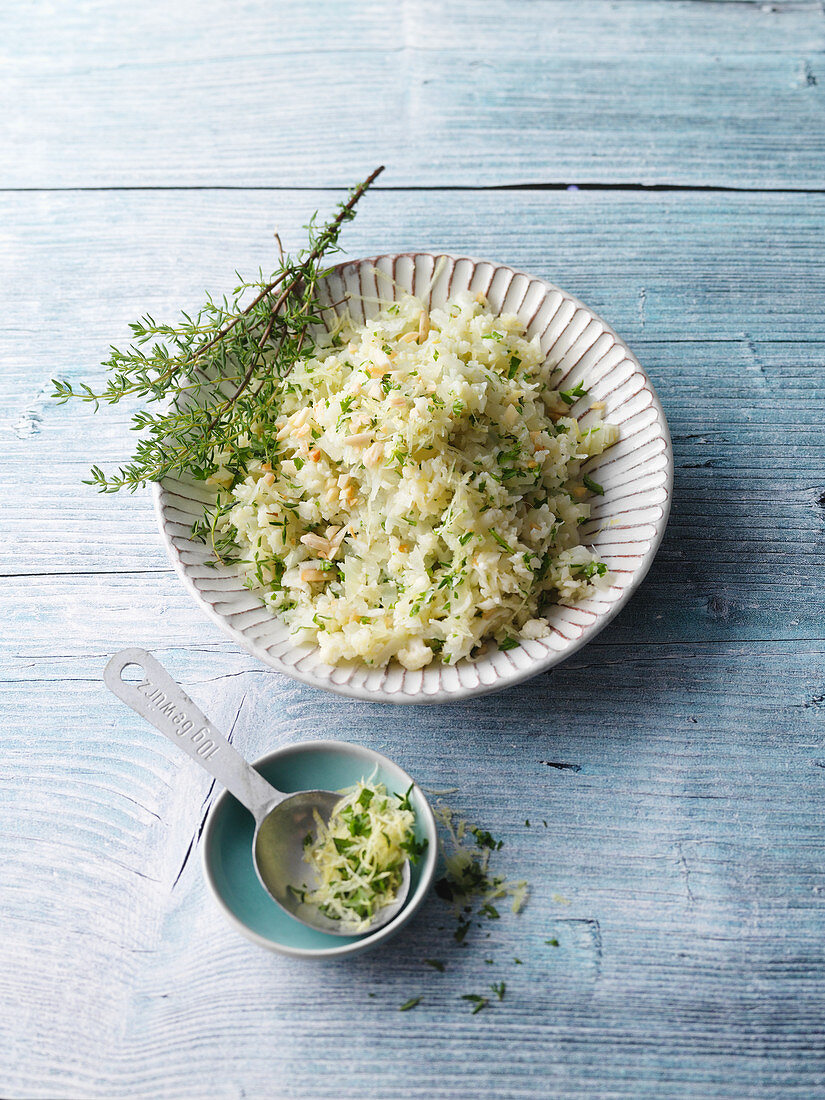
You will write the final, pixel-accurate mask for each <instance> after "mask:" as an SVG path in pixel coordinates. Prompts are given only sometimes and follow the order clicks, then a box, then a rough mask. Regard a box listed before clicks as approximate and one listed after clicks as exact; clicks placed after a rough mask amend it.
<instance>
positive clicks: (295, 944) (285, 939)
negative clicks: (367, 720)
mask: <svg viewBox="0 0 825 1100" xmlns="http://www.w3.org/2000/svg"><path fill="white" fill-rule="evenodd" d="M254 766H255V767H256V768H257V769H258V771H259V772H260V773H261V775H263V776H264V777H265V778H266V779H268V780H269V782H270V783H272V785H273V786H274V787H277V788H278V790H281V791H284V792H285V793H287V794H291V793H292V792H293V791H307V790H329V791H337V790H341V789H342V788H344V787H351V786H353V785H354V784H355V783H357V782H358V781H359V780H360V779H367V778H370V777H371V776H373V775H374V777H375V779H376V780H377V781H378V782H380V783H384V784H385V785H386V787H387V790H388V791H393V792H398V793H399V794H403V793H404V792H405V791H406V790H407V789H408V788H409V787H410V785H412V791H411V793H410V801H411V803H412V807H413V810H414V811H415V817H416V827H415V832H416V839H417V840H419V841H421V840H426V841H427V850H426V853H425V854H424V856H423V858H422V859H420V860H419V861H418V863H416V864H414V865H412V866H411V867H410V872H411V874H410V892H409V895H408V898H407V903H406V905H405V906H404V907H403V909H401V911H400V912H399V914H398V916H397V917H395V919H394V920H392V921H390V923H389V924H387V925H385V926H384V927H383V928H379V929H378V930H377V931H376V932H372V933H367V934H365V935H362V936H330V935H327V934H326V933H325V932H317V931H316V930H315V929H313V928H308V927H307V926H306V925H304V924H301V923H300V922H299V921H297V920H295V919H294V918H293V917H290V916H289V915H288V914H287V913H285V912H284V911H283V910H282V909H281V908H280V907H279V906H278V905H277V904H276V903H275V902H274V901H273V900H272V898H271V897H270V896H269V894H267V892H266V891H265V890H264V888H263V886H261V884H260V882H259V881H258V876H257V875H256V873H255V866H254V864H253V862H252V836H253V833H254V831H255V823H254V821H253V819H252V815H251V814H250V813H249V811H248V810H246V809H244V807H243V806H242V805H241V804H240V802H238V801H237V800H236V799H235V798H233V797H232V795H231V794H230V793H229V792H228V791H224V792H223V793H222V794H221V795H220V796H219V797H218V798H217V799H216V800H215V803H214V805H213V806H212V809H211V810H210V811H209V816H208V818H207V822H206V828H205V830H204V838H203V845H202V848H201V853H202V860H203V872H204V876H205V877H206V883H207V885H208V887H209V889H210V890H211V891H212V894H213V895H214V897H215V900H216V901H217V903H218V906H219V907H220V909H221V910H222V911H223V913H224V915H225V916H226V918H227V920H228V921H229V923H230V924H231V925H233V926H234V927H235V928H236V929H237V930H238V931H239V932H241V933H242V934H243V935H244V936H246V937H247V938H248V939H250V940H252V942H253V943H257V944H260V946H261V947H266V948H268V949H269V950H270V951H278V952H280V953H281V954H282V955H292V956H294V957H296V958H301V959H340V958H343V957H345V956H350V955H358V954H360V953H361V952H362V951H368V950H369V949H370V948H371V947H375V946H376V945H377V944H379V943H383V942H384V941H385V940H388V939H389V938H390V937H391V936H394V935H395V933H396V932H398V931H399V929H401V928H403V926H404V925H405V924H406V923H407V921H409V920H410V919H411V917H412V916H413V915H414V914H415V913H416V912H417V910H418V909H419V907H420V906H421V904H422V902H423V901H424V898H425V897H426V896H427V891H428V890H429V889H430V886H431V885H432V882H433V878H434V876H435V866H436V860H437V856H438V837H437V832H436V825H435V818H434V817H433V812H432V810H431V809H430V805H429V803H428V802H427V799H426V798H425V797H424V794H423V792H422V791H421V789H420V788H419V787H418V786H416V785H415V782H414V780H413V779H412V778H411V777H410V776H409V775H407V773H406V772H405V771H404V770H403V769H402V768H399V767H398V765H397V764H394V763H393V762H392V760H388V759H387V757H386V756H382V755H381V754H380V753H378V752H374V751H373V750H371V749H365V748H363V747H362V746H360V745H352V744H349V743H347V742H345V741H305V742H303V743H301V744H298V745H285V746H284V747H283V748H280V749H276V750H275V751H274V752H271V753H269V754H268V755H267V756H263V757H261V759H260V760H257V761H256V762H255V765H254Z"/></svg>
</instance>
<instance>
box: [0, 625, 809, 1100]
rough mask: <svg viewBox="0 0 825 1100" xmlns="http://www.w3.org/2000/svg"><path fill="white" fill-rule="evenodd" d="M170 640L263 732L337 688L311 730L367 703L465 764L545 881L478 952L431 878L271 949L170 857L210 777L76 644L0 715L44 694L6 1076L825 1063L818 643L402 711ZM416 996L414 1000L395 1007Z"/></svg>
mask: <svg viewBox="0 0 825 1100" xmlns="http://www.w3.org/2000/svg"><path fill="white" fill-rule="evenodd" d="M161 656H162V659H164V660H165V661H167V662H168V664H169V666H170V668H171V669H172V671H173V672H174V673H175V675H176V676H177V677H179V678H180V679H181V681H182V682H183V683H184V684H185V686H186V687H187V690H190V691H191V692H192V694H193V696H194V697H195V699H196V700H197V701H198V702H199V704H201V705H202V706H203V707H204V708H205V709H206V710H207V712H209V713H211V714H213V715H214V716H215V718H216V720H217V721H218V722H220V723H222V724H224V725H225V726H227V727H228V726H229V725H232V724H233V722H234V726H235V739H236V742H237V743H238V744H239V745H240V746H241V747H242V748H243V749H244V750H245V751H248V752H249V753H250V754H251V755H255V754H257V753H258V752H261V751H264V750H265V749H267V748H270V747H272V746H273V745H275V744H278V743H281V742H282V741H289V740H293V739H295V738H301V737H311V736H313V735H316V734H317V732H318V727H317V723H318V721H319V718H320V716H321V714H323V722H324V731H325V733H328V734H329V735H331V736H334V737H347V736H352V729H353V728H354V727H357V728H358V737H359V739H360V740H363V741H364V742H365V743H368V744H371V745H374V746H375V747H376V748H379V749H380V750H382V751H385V752H388V753H389V754H390V755H392V756H394V757H396V758H397V759H399V761H401V762H402V763H403V764H404V765H405V766H407V767H409V768H410V769H411V770H412V771H413V772H414V774H416V775H417V776H419V777H420V778H421V780H422V782H425V783H427V784H428V785H430V786H431V787H434V788H444V787H450V786H455V785H457V786H458V787H459V788H460V791H459V793H458V794H456V795H453V796H451V801H452V802H454V803H455V804H457V805H458V806H460V807H461V808H462V810H463V812H465V813H466V814H467V815H468V816H469V817H470V818H471V819H473V820H476V821H479V822H481V823H482V824H483V825H485V826H486V827H489V828H491V829H492V830H493V832H494V833H495V835H497V836H500V837H501V838H502V839H504V841H505V848H504V849H503V852H502V853H501V856H500V861H501V862H500V865H501V866H502V869H505V870H506V871H507V872H508V873H513V874H524V875H526V877H528V878H529V879H530V881H531V883H532V888H533V897H532V900H531V902H530V904H529V906H528V908H527V910H526V911H525V912H524V914H522V915H521V916H520V917H519V918H512V917H509V916H506V915H505V916H504V917H503V918H502V919H501V920H500V921H496V922H490V923H489V924H488V925H485V926H484V927H483V928H480V929H474V930H473V932H472V933H471V936H470V939H469V946H468V947H467V948H465V949H462V948H459V947H458V946H457V945H456V944H455V943H454V942H453V941H452V939H451V934H452V927H453V926H452V924H451V922H450V921H445V919H444V909H443V906H442V903H441V902H439V901H438V899H436V898H432V899H431V900H430V902H429V903H428V906H427V908H426V910H425V911H424V913H423V915H422V917H421V918H420V919H418V920H417V921H416V922H415V924H414V925H413V926H412V928H411V929H410V931H409V932H408V933H407V934H405V935H404V936H403V937H401V938H400V939H399V940H398V941H396V942H395V943H394V944H391V945H389V946H388V947H387V948H386V949H385V950H384V951H382V952H380V953H378V954H376V955H375V956H368V957H366V958H363V959H359V960H354V961H353V962H352V963H349V964H346V965H344V966H340V967H325V968H322V969H317V968H313V967H311V966H301V965H297V964H295V963H291V962H289V961H287V960H281V959H277V958H269V957H267V956H265V955H264V954H263V953H261V952H259V951H258V950H256V949H255V948H253V947H252V946H251V945H246V944H245V943H243V942H242V941H241V940H239V939H238V938H237V937H236V936H235V934H234V933H233V932H232V931H231V930H230V929H229V928H228V927H225V926H224V925H223V923H222V920H221V918H220V916H219V915H218V913H217V912H216V911H214V910H213V908H212V907H211V905H210V903H209V902H208V899H207V898H206V896H205V888H204V886H203V884H202V882H201V879H200V876H199V872H198V869H197V866H196V865H195V861H194V860H192V859H190V860H188V861H186V859H185V856H186V850H187V847H188V844H189V841H190V840H191V838H192V835H193V834H194V833H195V832H196V831H197V828H198V825H199V822H200V819H201V816H202V814H203V802H204V798H205V797H206V795H207V791H208V781H207V780H205V779H201V777H200V775H199V774H195V769H194V768H192V767H191V766H190V763H189V762H188V761H185V760H184V759H183V758H182V757H181V758H180V759H178V757H177V756H176V754H175V753H174V749H173V748H172V747H171V746H169V745H168V744H167V742H165V741H163V740H162V739H161V738H160V737H158V736H156V735H155V734H153V733H152V731H151V730H149V729H148V728H147V727H145V726H142V725H141V724H140V723H139V722H138V721H137V720H136V719H135V718H134V716H132V715H131V714H130V713H129V712H127V711H125V710H123V709H122V708H120V707H119V705H118V704H117V703H116V702H115V701H114V700H112V699H111V698H110V697H108V696H107V695H106V694H105V692H104V689H103V688H102V685H101V684H100V682H99V671H100V666H101V664H102V657H93V658H84V659H83V660H82V661H81V662H80V665H81V666H82V667H79V668H78V669H77V671H78V672H79V673H80V676H79V678H78V680H77V681H73V680H64V681H63V682H61V684H60V690H59V692H58V693H55V692H54V690H53V688H52V686H51V685H50V684H49V683H48V682H47V681H42V680H30V681H29V682H28V683H27V684H26V685H25V686H23V687H22V688H21V692H20V695H19V696H18V698H19V699H21V700H23V699H25V703H22V702H21V703H19V704H17V703H16V704H14V705H12V706H11V707H10V708H8V709H7V710H6V724H7V729H11V730H14V731H17V730H19V731H21V732H22V731H23V730H24V729H25V728H26V726H27V724H28V723H29V722H30V720H31V714H32V712H36V713H38V715H40V716H41V717H40V718H39V721H38V736H37V738H36V739H34V740H30V741H28V742H27V743H26V742H24V740H23V739H22V738H21V737H20V734H17V736H16V737H15V739H14V740H13V741H12V751H11V754H10V755H9V754H8V753H7V754H6V757H5V759H6V764H7V768H6V770H5V771H4V775H3V778H2V782H0V800H2V808H3V818H4V822H5V825H4V854H5V864H4V883H5V888H4V917H3V920H4V936H3V938H2V940H0V959H2V961H3V966H2V967H0V973H2V974H3V975H4V980H3V989H2V991H0V995H3V996H14V997H15V998H16V1000H17V1003H18V1011H17V1014H16V1019H14V1020H13V1021H10V1023H11V1024H12V1028H11V1030H12V1035H13V1037H14V1038H13V1043H12V1047H11V1054H12V1056H11V1058H8V1057H7V1058H6V1059H5V1060H4V1061H5V1066H4V1069H3V1071H2V1078H3V1085H4V1088H3V1091H4V1094H5V1095H9V1096H27V1097H28V1096H49V1097H69V1096H75V1095H78V1094H79V1095H83V1096H88V1097H121V1096H123V1097H127V1096H128V1097H158V1096H165V1097H196V1096H199V1095H203V1089H204V1085H205V1082H207V1081H209V1082H211V1087H210V1093H209V1094H210V1095H215V1096H227V1097H229V1096H236V1095H239V1094H240V1090H241V1089H243V1091H244V1092H245V1093H246V1095H248V1096H264V1095H273V1094H274V1095H277V1096H285V1097H288V1096H289V1097H291V1096H296V1097H304V1096H313V1097H315V1096H322V1097H339V1096H344V1097H352V1098H359V1100H373V1098H374V1100H385V1098H386V1096H387V1095H388V1090H389V1092H390V1094H391V1095H392V1096H394V1097H398V1098H399V1100H405V1098H407V1097H410V1098H413V1097H415V1098H419V1097H420V1098H423V1097H432V1096H439V1097H441V1096H445V1097H465V1096H468V1095H471V1094H479V1093H480V1094H483V1095H487V1096H495V1097H517V1098H522V1097H523V1098H528V1097H530V1098H535V1097H537V1096H546V1095H548V1094H549V1095H554V1096H555V1095H558V1096H577V1095H585V1096H639V1095H663V1094H665V1095H668V1096H691V1095H696V1093H697V1092H698V1091H701V1092H702V1093H703V1094H704V1095H713V1096H720V1097H741V1096H743V1095H748V1096H749V1097H775V1096H776V1095H778V1094H781V1095H783V1096H784V1095H788V1096H800V1097H801V1096H803V1095H808V1096H810V1095H815V1094H816V1093H817V1091H818V1090H819V1089H821V1088H822V1087H823V1085H825V1056H823V1053H822V1051H823V1047H822V1039H823V1033H822V1020H823V1009H825V993H823V986H822V983H821V980H819V978H820V977H821V973H822V967H823V962H825V960H824V959H823V952H822V943H821V930H822V919H823V898H825V880H823V871H822V867H821V860H820V859H819V855H818V853H819V852H820V850H821V845H822V841H823V825H822V815H821V798H822V790H823V788H822V784H823V782H825V773H824V772H823V769H822V766H821V764H822V761H821V759H820V757H821V755H822V739H821V737H822V727H821V710H820V709H819V708H818V707H817V706H816V705H811V702H810V699H811V696H812V694H814V693H816V692H818V691H821V683H822V673H823V668H825V651H823V648H822V645H821V644H817V645H811V646H810V663H809V666H808V668H807V669H806V671H804V672H803V671H800V667H799V662H798V659H797V655H796V653H795V652H794V649H793V647H790V646H775V645H773V646H755V647H752V648H751V649H750V650H749V651H747V652H743V651H742V650H741V649H738V648H735V647H726V646H718V647H716V649H715V650H714V652H713V653H711V654H709V653H708V651H707V649H706V648H704V647H700V648H699V649H698V650H695V651H691V650H690V649H689V648H686V647H676V648H674V649H673V650H671V651H670V652H668V653H667V654H666V655H664V656H665V659H651V658H650V657H649V655H645V654H642V655H640V656H638V657H634V656H628V654H627V651H626V649H625V648H624V647H618V648H616V649H615V658H616V659H615V660H612V661H609V662H608V663H607V664H606V665H604V666H603V667H602V668H601V669H600V670H595V669H594V667H593V665H592V664H591V663H590V661H588V660H586V659H585V658H584V655H583V654H582V655H578V657H577V658H574V660H573V661H571V662H568V663H567V664H566V665H565V666H563V667H562V668H560V669H559V670H557V672H556V673H554V674H553V676H552V677H544V678H540V679H538V680H534V681H532V682H530V683H529V684H527V685H525V686H524V687H523V688H522V689H519V690H518V691H514V692H509V693H505V694H503V695H499V696H493V697H490V698H487V699H482V700H478V701H477V702H475V703H473V704H472V705H471V706H451V707H447V708H446V709H439V710H436V711H433V710H429V711H428V710H424V711H422V712H420V713H418V714H416V715H415V722H414V725H415V733H414V736H411V735H410V732H409V731H408V729H407V728H406V723H405V724H404V725H403V726H402V724H398V723H393V722H387V721H386V716H387V711H386V709H385V708H382V707H379V706H377V705H371V704H365V703H359V702H354V701H351V700H343V699H338V698H328V697H324V698H323V700H322V701H321V700H320V699H319V696H318V694H317V693H315V692H313V691H311V689H308V688H304V687H302V686H300V685H296V684H291V683H289V682H287V681H284V680H283V679H282V678H280V677H278V676H276V675H273V674H270V673H265V672H260V671H257V670H255V669H253V668H249V667H248V666H247V668H246V670H245V671H239V665H240V663H241V662H233V661H231V660H230V661H229V663H227V662H226V661H225V660H224V659H223V658H222V659H221V660H220V661H219V662H216V663H215V664H214V665H213V664H212V663H211V662H205V660H204V655H203V654H202V653H200V652H196V651H193V650H192V649H191V648H188V649H187V648H182V647H177V648H172V649H169V650H167V651H165V652H162V653H161ZM211 671H214V672H218V673H223V675H219V676H218V678H217V679H212V678H210V677H209V675H208V672H211ZM232 671H234V672H235V673H236V675H234V676H233V677H231V678H228V677H227V676H226V673H227V672H232ZM205 672H207V676H206V678H204V673H205ZM238 673H239V674H238ZM755 683H760V684H762V685H763V688H762V691H761V692H760V693H759V695H757V696H755V697H754V691H753V685H754V684H755ZM24 693H25V694H24ZM745 695H747V696H748V697H749V706H748V712H747V724H746V725H744V724H743V721H742V707H741V699H742V698H743V697H744V696H745ZM81 715H82V717H81ZM445 728H449V729H450V738H449V743H447V742H446V741H445V739H444V737H443V731H444V729H445ZM24 745H25V747H24ZM15 746H16V747H15ZM544 761H551V762H553V763H556V764H566V765H570V766H569V767H565V768H560V767H551V766H548V764H547V763H545V762H544ZM575 769H578V770H575ZM58 773H59V774H61V775H62V776H63V779H62V781H61V790H60V794H59V805H60V809H61V818H60V820H55V819H54V817H50V816H49V815H48V814H47V813H46V807H47V804H48V799H49V798H50V796H51V795H52V791H53V785H54V783H55V777H56V775H57V774H58ZM491 775H496V777H497V779H496V790H497V796H496V798H494V799H491V798H490V791H489V777H490V776H491ZM528 818H529V820H530V822H531V825H530V827H529V828H527V827H525V824H524V822H525V819H528ZM544 821H546V822H547V826H546V827H545V826H544V824H543V822H544ZM182 865H183V871H182V873H181V866H182ZM607 868H609V873H607V872H606V869H607ZM439 926H442V930H441V931H439ZM488 931H489V932H490V939H486V938H485V937H486V933H487V932H488ZM548 938H554V939H558V941H559V947H558V948H555V947H552V946H550V945H547V944H545V942H544V941H545V940H546V939H548ZM432 957H437V958H443V959H444V960H445V961H446V963H447V971H446V973H445V974H443V975H442V974H438V973H436V972H434V971H432V970H431V969H429V968H427V967H426V966H425V965H424V964H423V959H424V958H432ZM515 957H518V958H520V959H521V960H522V963H521V964H516V963H514V961H513V959H514V958H515ZM488 958H492V960H493V963H492V964H487V963H486V961H485V960H486V959H488ZM21 969H25V972H26V974H27V980H26V984H25V987H24V988H21V986H20V983H19V982H18V981H16V980H15V977H14V975H15V974H16V973H18V972H19V971H20V970H21ZM58 973H59V975H60V980H59V982H54V981H53V980H51V976H52V975H55V974H58ZM501 979H503V980H505V981H506V983H507V995H506V998H505V1001H504V1002H502V1003H501V1005H498V1004H497V1005H496V1006H494V1008H493V1009H491V1010H489V1011H488V1012H487V1013H486V1014H485V1013H482V1014H481V1015H480V1016H478V1017H471V1016H470V1015H469V1011H468V1007H467V1006H466V1005H465V1003H464V1002H462V1001H461V1000H460V995H461V994H462V993H464V992H472V991H480V992H485V991H488V990H489V983H490V982H491V981H498V980H501ZM370 994H374V996H372V997H371V996H370ZM414 994H421V995H422V997H423V1000H422V1003H421V1005H420V1006H419V1008H418V1009H416V1010H415V1012H414V1013H410V1014H399V1013H398V1012H397V1006H398V1005H399V1004H401V1003H402V1002H403V1001H404V1000H406V999H407V997H409V996H411V995H414ZM207 1006H208V1010H207ZM113 1020H116V1021H119V1026H118V1027H116V1028H113V1027H112V1021H113ZM353 1020H357V1021H358V1026H357V1027H352V1026H351V1025H352V1021H353ZM344 1035H346V1042H345V1043H343V1042H342V1036H344ZM425 1043H426V1046H427V1058H426V1059H425V1060H422V1059H421V1058H420V1051H421V1050H422V1047H423V1045H424V1044H425ZM275 1050H277V1051H278V1054H277V1057H276V1055H275V1054H274V1051H275ZM273 1059H275V1060H276V1061H277V1069H276V1068H274V1063H273ZM413 1064H414V1069H410V1068H409V1067H410V1066H411V1065H413ZM399 1066H402V1067H406V1068H404V1069H403V1070H402V1071H401V1072H400V1073H399V1072H398V1071H397V1069H396V1067H399ZM273 1074H274V1075H275V1076H274V1078H273ZM273 1081H274V1086H273ZM548 1090H549V1091H548Z"/></svg>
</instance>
